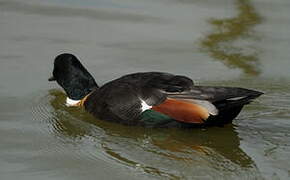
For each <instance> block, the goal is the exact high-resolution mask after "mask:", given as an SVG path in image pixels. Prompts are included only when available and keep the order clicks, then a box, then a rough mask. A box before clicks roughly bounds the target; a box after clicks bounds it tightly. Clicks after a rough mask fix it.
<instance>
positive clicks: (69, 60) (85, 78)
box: [48, 53, 98, 100]
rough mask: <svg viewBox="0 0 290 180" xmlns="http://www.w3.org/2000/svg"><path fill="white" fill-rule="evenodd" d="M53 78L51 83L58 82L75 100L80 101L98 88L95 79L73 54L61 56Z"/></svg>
mask: <svg viewBox="0 0 290 180" xmlns="http://www.w3.org/2000/svg"><path fill="white" fill-rule="evenodd" d="M52 74H53V76H52V77H51V78H49V79H48V80H49V81H56V82H57V83H58V84H59V85H60V86H61V87H62V88H63V89H64V90H65V92H66V93H67V95H68V97H69V98H70V99H73V100H80V99H82V98H83V97H85V96H86V95H87V94H89V93H90V92H91V91H92V90H94V89H96V88H97V87H98V85H97V83H96V82H95V80H94V78H93V77H92V76H91V74H90V73H89V72H88V71H87V70H86V69H85V68H84V66H83V65H82V64H81V63H80V61H79V60H78V59H77V58H76V57H75V56H74V55H72V54H66V53H65V54H60V55H58V56H57V57H56V58H55V60H54V68H53V73H52Z"/></svg>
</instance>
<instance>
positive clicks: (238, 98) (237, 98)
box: [227, 96, 246, 101]
mask: <svg viewBox="0 0 290 180" xmlns="http://www.w3.org/2000/svg"><path fill="white" fill-rule="evenodd" d="M245 97H246V96H240V97H234V98H229V99H227V100H230V101H237V100H241V99H244V98H245Z"/></svg>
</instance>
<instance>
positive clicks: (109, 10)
mask: <svg viewBox="0 0 290 180" xmlns="http://www.w3.org/2000/svg"><path fill="white" fill-rule="evenodd" d="M289 10H290V2H288V1H287V0H278V1H275V2H272V1H269V0H215V1H214V0H205V1H204V0H203V1H200V0H158V1H145V0H138V1H132V0H125V1H116V0H83V1H75V0H60V1H56V0H50V1H48V0H46V1H41V2H40V1H37V0H25V1H20V0H19V1H17V0H9V1H8V0H7V1H6V0H0V17H1V18H0V27H1V28H0V29H1V30H0V39H1V43H0V81H1V82H2V83H1V84H0V102H2V103H1V105H0V106H1V108H0V179H19V178H21V179H29V180H31V179H62V180H63V179H289V178H290V168H289V167H290V158H289V157H290V153H289V152H290V143H289V142H290V136H289V135H290V121H289V119H290V110H289V101H290V90H289V89H290V79H289V78H290V72H289V67H290V66H289V65H290V62H289V59H290V55H289V52H288V51H289V45H290V38H289V37H290V32H289V29H290V24H289V22H290V17H289V13H288V12H289ZM61 52H70V53H74V54H76V55H77V56H78V57H79V58H80V59H81V61H82V62H83V63H84V65H85V66H86V67H87V68H88V70H89V71H90V72H91V73H92V74H93V76H94V77H95V78H96V81H97V82H98V83H99V84H100V85H102V84H104V83H105V82H107V81H109V80H112V79H114V78H117V77H119V76H121V75H123V74H126V73H131V72H137V71H152V70H155V71H168V72H172V73H177V74H184V75H187V76H189V77H192V78H193V79H194V81H195V82H196V84H201V85H223V86H240V87H246V88H252V89H257V90H260V91H263V92H264V93H265V95H263V96H262V97H260V98H259V99H257V101H255V102H253V103H252V104H251V105H248V106H247V107H246V108H244V110H243V111H242V113H241V114H240V115H239V116H238V118H237V119H236V120H235V121H234V122H233V124H231V125H227V126H225V127H212V128H205V129H190V130H188V129H187V130H182V129H146V128H141V127H127V126H123V125H119V124H114V123H109V122H103V121H101V120H97V119H95V118H93V117H92V116H91V115H89V114H88V113H86V112H84V111H83V110H81V109H77V108H68V107H66V106H65V105H64V100H65V94H64V93H63V91H62V90H61V89H60V88H59V87H58V86H57V85H56V84H54V83H48V81H47V78H48V77H49V76H50V75H51V71H52V63H53V58H54V57H55V56H56V55H57V54H59V53H61Z"/></svg>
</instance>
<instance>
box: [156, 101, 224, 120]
mask: <svg viewBox="0 0 290 180" xmlns="http://www.w3.org/2000/svg"><path fill="white" fill-rule="evenodd" d="M208 103H210V102H208ZM211 106H213V107H210V106H208V105H207V106H206V105H204V104H203V103H201V102H200V101H194V100H183V99H182V100H181V99H172V98H168V99H166V100H165V101H164V102H163V103H161V104H159V105H156V106H153V107H152V109H153V110H155V111H157V112H160V113H162V114H165V115H167V116H170V117H171V118H173V119H175V120H177V121H181V122H184V123H198V124H201V123H204V121H206V119H207V118H208V117H209V116H210V114H212V115H216V114H217V113H218V112H217V109H216V108H215V107H214V105H212V104H211ZM209 108H210V109H209ZM213 109H215V110H213Z"/></svg>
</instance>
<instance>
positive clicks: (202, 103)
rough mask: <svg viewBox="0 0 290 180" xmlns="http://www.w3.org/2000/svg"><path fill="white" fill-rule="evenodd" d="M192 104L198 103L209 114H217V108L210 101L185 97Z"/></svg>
mask: <svg viewBox="0 0 290 180" xmlns="http://www.w3.org/2000/svg"><path fill="white" fill-rule="evenodd" d="M186 100H188V101H190V102H192V103H194V104H197V105H200V106H202V107H204V108H205V109H206V110H207V111H208V113H209V114H211V115H214V116H215V115H218V113H219V110H218V109H217V108H216V107H215V105H213V104H212V103H211V102H209V101H206V100H197V99H186Z"/></svg>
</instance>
